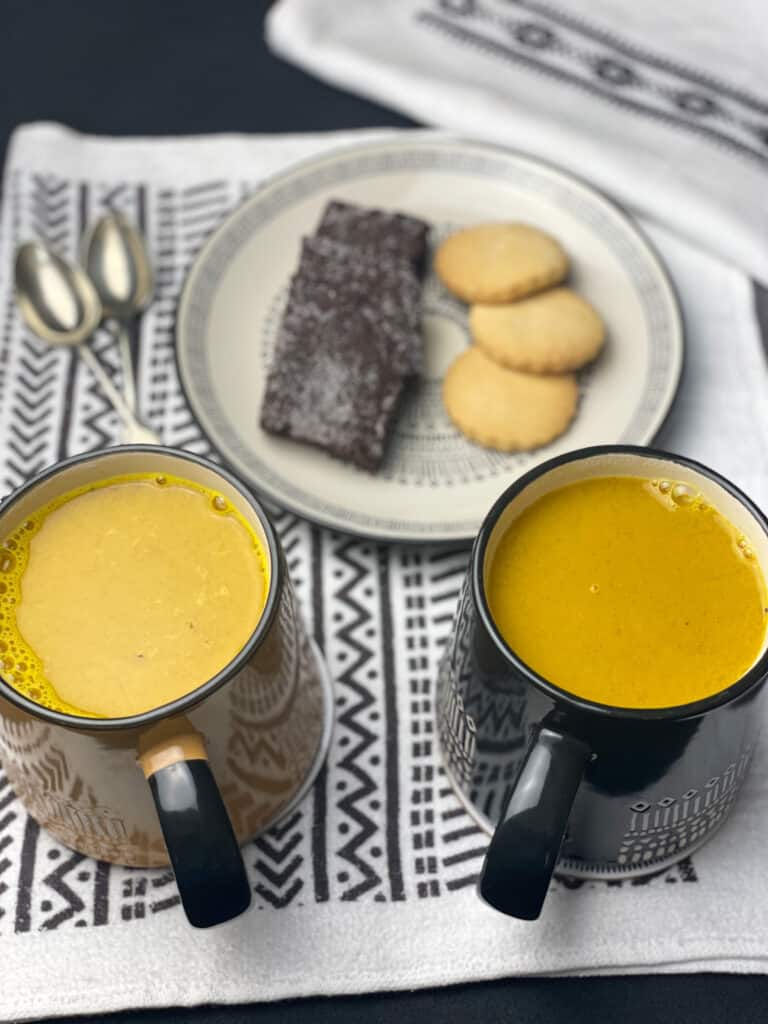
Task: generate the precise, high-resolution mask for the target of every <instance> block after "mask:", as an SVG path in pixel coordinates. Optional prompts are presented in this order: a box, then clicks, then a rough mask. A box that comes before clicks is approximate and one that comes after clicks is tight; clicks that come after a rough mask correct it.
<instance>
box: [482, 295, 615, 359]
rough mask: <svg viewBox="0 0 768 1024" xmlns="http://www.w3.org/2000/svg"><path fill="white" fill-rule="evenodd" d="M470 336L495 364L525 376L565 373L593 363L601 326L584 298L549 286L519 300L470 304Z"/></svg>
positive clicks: (602, 336)
mask: <svg viewBox="0 0 768 1024" xmlns="http://www.w3.org/2000/svg"><path fill="white" fill-rule="evenodd" d="M469 326H470V330H471V331H472V337H473V338H474V339H475V341H476V342H477V344H478V345H479V346H480V348H481V349H482V350H483V351H484V352H485V354H486V355H489V356H490V357H491V358H492V359H495V360H496V362H497V363H501V365H502V366H506V367H507V368H508V369H510V370H525V371H527V372H529V373H565V372H566V371H567V370H578V368H579V367H580V366H583V365H584V364H585V363H588V362H589V361H590V360H591V359H594V358H595V356H596V355H597V353H598V352H599V351H600V349H601V348H602V345H603V341H604V339H605V327H604V326H603V321H602V320H601V319H600V317H599V316H598V314H597V313H596V312H595V310H594V309H593V308H592V306H590V304H589V303H588V302H587V301H586V299H582V297H581V296H580V295H577V294H576V292H573V291H571V289H570V288H552V289H551V290H550V291H546V292H541V293H540V294H539V295H531V296H529V297H528V298H527V299H521V300H520V301H519V302H510V303H504V304H502V305H496V306H491V305H475V306H473V307H472V309H471V310H470V313H469Z"/></svg>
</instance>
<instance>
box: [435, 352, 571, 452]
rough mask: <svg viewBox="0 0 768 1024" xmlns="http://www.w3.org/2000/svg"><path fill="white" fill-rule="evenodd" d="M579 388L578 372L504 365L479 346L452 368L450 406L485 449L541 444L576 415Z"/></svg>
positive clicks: (447, 390)
mask: <svg viewBox="0 0 768 1024" xmlns="http://www.w3.org/2000/svg"><path fill="white" fill-rule="evenodd" d="M578 395H579V389H578V386H577V384H576V378H575V377H574V375H573V374H568V373H566V374H550V375H548V376H537V375H535V374H531V373H520V372H519V371H517V370H507V369H505V368H504V367H503V366H499V364H498V363H495V362H494V361H493V360H492V359H489V358H488V356H487V355H485V353H484V352H483V351H482V350H481V349H479V348H478V347H477V346H476V345H473V346H472V347H471V348H468V349H467V350H466V351H465V352H462V353H461V355H460V356H459V357H458V359H456V360H454V362H453V363H451V365H450V366H449V367H448V372H447V373H446V375H445V380H444V381H443V403H444V405H445V410H446V412H447V413H448V415H449V416H450V418H451V419H452V420H453V422H454V423H455V425H456V426H457V427H458V428H459V430H460V431H461V432H462V434H464V435H465V436H466V437H468V438H469V439H470V440H471V441H476V442H477V443H478V444H481V445H483V447H485V448H496V449H498V450H499V451H503V452H511V451H518V450H520V449H524V448H538V447H539V446H540V445H542V444H547V442H548V441H551V440H553V438H555V437H557V436H558V434H562V432H563V431H564V430H565V428H566V427H567V426H568V424H569V423H570V422H571V420H572V419H573V416H574V413H575V412H576V402H577V399H578Z"/></svg>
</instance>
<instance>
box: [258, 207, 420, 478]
mask: <svg viewBox="0 0 768 1024" xmlns="http://www.w3.org/2000/svg"><path fill="white" fill-rule="evenodd" d="M427 231H428V226H427V224H425V223H424V222H423V221H420V220H417V219H416V218H415V217H408V216H405V215H404V214H400V213H389V212H384V211H381V210H368V209H363V208H362V207H358V206H352V205H350V204H347V203H341V202H336V201H333V202H330V203H329V204H328V206H327V207H326V209H325V212H324V213H323V217H322V219H321V221H320V224H319V226H318V228H317V232H316V234H315V235H313V236H311V237H308V238H304V239H303V241H302V247H301V258H300V261H299V266H298V269H297V271H296V273H295V274H294V276H293V277H292V278H291V284H290V291H289V294H288V302H287V305H286V308H285V313H284V315H283V320H282V323H281V326H280V332H279V335H278V339H277V343H276V346H275V351H274V353H273V357H272V363H271V365H270V369H269V374H268V376H267V385H266V391H265V394H264V401H263V404H262V407H261V425H262V427H263V428H264V430H266V431H268V432H269V433H271V434H277V435H279V436H281V437H288V438H291V439H292V440H294V441H302V442H305V443H307V444H312V445H315V446H316V447H318V448H322V449H323V450H324V451H326V452H328V453H329V454H330V455H334V456H336V458H339V459H343V460H344V461H345V462H350V463H352V464H353V465H355V466H358V467H360V469H364V470H368V471H374V470H376V469H378V467H379V466H380V465H381V463H382V460H383V458H384V454H385V451H386V442H387V437H388V434H389V432H390V428H391V425H392V422H393V419H394V417H395V414H396V411H397V405H398V402H399V400H400V397H401V395H402V392H403V388H404V387H405V385H406V382H407V380H408V378H409V377H412V376H413V375H414V374H417V373H419V371H420V370H421V368H422V362H423V356H424V353H423V341H422V334H421V309H420V301H421V278H422V275H423V273H424V265H425V260H426V249H427Z"/></svg>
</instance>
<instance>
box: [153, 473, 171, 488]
mask: <svg viewBox="0 0 768 1024" xmlns="http://www.w3.org/2000/svg"><path fill="white" fill-rule="evenodd" d="M155 483H156V484H159V485H160V487H164V486H165V485H166V484H167V483H168V477H167V476H163V474H162V473H160V474H159V475H158V476H156V477H155Z"/></svg>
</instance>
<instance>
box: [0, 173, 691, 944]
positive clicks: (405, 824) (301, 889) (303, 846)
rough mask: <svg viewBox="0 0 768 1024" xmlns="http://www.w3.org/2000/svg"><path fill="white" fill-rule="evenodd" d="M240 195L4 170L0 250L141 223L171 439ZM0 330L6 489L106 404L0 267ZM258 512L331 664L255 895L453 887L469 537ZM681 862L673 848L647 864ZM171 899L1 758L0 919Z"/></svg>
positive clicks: (88, 434) (253, 863)
mask: <svg viewBox="0 0 768 1024" xmlns="http://www.w3.org/2000/svg"><path fill="white" fill-rule="evenodd" d="M254 184H255V183H254ZM242 195H243V186H242V185H240V184H237V185H235V184H233V183H231V182H227V181H210V182H205V181H202V182H200V183H199V184H198V185H196V186H193V187H187V188H184V189H177V188H173V187H170V186H169V187H167V188H163V189H150V188H147V187H145V186H137V185H126V184H124V183H120V182H104V183H100V184H92V183H91V184H85V183H80V182H74V181H66V180H63V179H61V178H56V177H52V176H45V177H41V176H36V177H31V176H27V177H24V176H23V175H17V176H16V178H15V179H13V180H12V181H11V187H10V190H9V193H8V195H7V197H6V202H5V204H4V207H3V224H2V227H3V230H2V232H1V233H0V262H1V263H2V266H4V267H8V266H9V265H10V254H11V253H12V251H13V248H14V246H15V245H16V244H18V242H20V241H21V240H26V239H28V238H42V239H45V240H46V241H48V242H49V243H50V244H51V245H53V246H55V247H56V248H57V249H58V250H59V251H60V252H61V253H62V254H64V255H66V256H67V257H69V258H70V259H71V258H74V257H75V254H76V250H77V245H78V242H79V238H80V235H81V233H82V231H83V227H84V225H85V224H86V223H87V222H88V221H89V220H91V219H92V218H94V217H95V216H97V215H98V214H99V213H100V212H101V211H103V210H106V209H114V210H121V211H123V212H125V213H126V214H127V215H128V216H129V217H130V218H131V219H132V220H134V221H135V222H137V223H138V224H139V225H140V227H141V228H142V230H143V231H144V233H145V234H146V236H147V239H148V243H149V246H150V250H151V255H152V260H153V265H154V268H155V284H156V294H155V299H154V302H153V305H152V307H151V309H150V310H149V311H148V312H147V313H146V314H145V316H144V318H143V320H142V323H141V331H140V336H139V337H136V338H135V339H134V357H135V365H136V368H137V375H138V383H139V397H140V406H141V411H142V414H143V416H144V417H145V418H146V419H147V420H148V421H149V422H151V423H152V425H153V426H154V427H155V429H156V430H158V432H159V433H160V434H161V436H162V438H163V440H164V441H165V442H166V443H168V444H172V445H177V446H179V447H184V448H187V449H190V450H193V451H196V452H200V453H206V454H213V453H211V452H210V447H209V445H208V442H207V441H206V439H205V438H204V437H203V435H202V433H201V431H200V429H199V427H198V426H197V424H196V423H195V420H194V418H193V416H192V414H191V412H190V410H189V408H188V407H187V405H186V403H185V401H184V398H183V396H182V393H181V390H180V387H179V382H178V379H177V376H176V366H175V359H174V352H173V330H174V317H175V310H176V304H177V301H178V296H179V291H180V288H181V286H182V283H183V280H184V276H185V274H186V272H187V270H188V268H189V266H190V264H191V262H192V260H193V259H194V257H195V254H196V253H197V251H198V250H199V248H200V246H201V245H202V243H203V242H204V241H205V239H206V237H207V236H208V234H209V233H210V232H211V231H212V230H213V229H214V228H215V227H216V225H217V224H218V223H219V222H220V220H221V219H222V217H223V216H224V215H225V214H226V213H227V211H228V210H229V209H231V208H232V206H233V205H235V204H236V203H237V202H238V201H239V200H240V199H241V198H242ZM0 273H2V271H0ZM0 330H2V334H1V335H0V492H1V493H6V492H8V491H9V490H11V489H12V488H13V487H15V486H17V485H18V484H19V483H20V482H21V481H22V480H23V479H25V478H27V477H28V476H29V475H31V474H33V473H35V472H37V471H38V470H39V469H41V468H42V467H43V466H44V465H46V464H49V463H51V462H53V461H55V460H56V459H57V458H59V457H61V456H63V455H66V454H72V453H74V452H77V451H86V450H90V449H95V448H97V447H100V446H102V445H106V444H109V443H111V442H112V441H114V439H115V438H116V436H117V428H118V423H117V420H116V418H115V415H114V413H113V412H112V410H111V409H110V407H109V406H108V405H107V403H106V402H105V401H104V399H103V397H102V395H101V394H100V392H99V389H98V388H97V387H96V385H95V382H94V380H93V378H92V376H91V374H90V372H89V370H88V369H87V367H85V366H83V365H82V364H81V363H80V362H78V361H77V360H76V359H75V358H74V356H73V354H72V353H70V352H66V351H55V350H51V349H48V348H46V347H45V346H43V345H41V344H39V343H38V342H37V341H35V339H34V338H32V337H30V336H29V334H28V332H26V331H25V330H24V328H23V327H22V325H21V323H20V321H19V318H18V316H17V314H16V313H15V311H14V309H13V304H12V298H11V291H10V282H9V280H8V279H7V278H2V277H0ZM93 347H94V351H95V352H96V354H97V356H98V358H99V360H100V362H101V363H102V365H103V366H104V368H105V369H106V370H107V372H108V373H110V374H111V375H112V377H113V379H114V380H115V382H116V383H118V384H119V383H120V366H119V359H118V355H117V351H116V347H115V343H114V341H113V339H112V338H111V336H110V334H109V333H108V332H106V331H101V332H99V334H98V336H97V337H96V339H94V343H93ZM273 518H274V522H275V526H276V528H277V530H278V532H279V534H280V537H281V540H282V544H283V547H284V550H285V553H286V558H287V561H288V565H289V571H290V573H291V577H292V579H293V581H294V584H295V586H296V591H297V595H298V598H299V602H300V604H301V606H302V609H303V612H304V615H305V618H306V620H307V623H308V625H309V628H310V631H311V633H312V635H313V636H314V638H315V640H316V641H317V642H318V644H319V645H320V647H321V648H322V649H323V651H324V653H325V657H326V659H327V662H328V664H329V667H330V671H331V675H332V678H333V680H334V689H335V702H336V708H335V710H336V718H335V724H334V737H333V743H332V746H331V750H330V753H329V756H328V759H327V763H326V764H325V766H324V767H323V768H322V770H321V772H320V775H319V777H318V779H317V782H316V784H315V785H314V787H313V789H312V791H311V792H310V793H309V794H308V795H307V796H306V798H305V799H304V800H303V801H302V803H301V804H300V805H299V806H298V807H296V808H295V809H294V810H293V811H292V812H291V813H290V814H289V815H288V817H287V818H285V819H284V820H283V821H281V822H280V823H279V824H277V825H276V826H274V827H273V828H271V829H270V830H269V831H268V832H266V833H265V834H263V835H262V836H260V837H258V838H257V839H256V840H254V841H253V842H252V843H251V844H249V845H248V846H247V847H246V848H245V851H244V853H245V861H246V865H247V868H248V871H249V877H250V881H251V885H252V888H253V894H254V904H255V907H256V909H257V912H258V909H259V908H272V909H280V908H283V907H287V906H301V907H308V906H311V905H312V904H313V903H322V902H328V901H340V902H341V901H344V902H350V901H362V902H371V901H374V902H392V901H401V900H418V899H429V898H450V895H451V893H452V892H454V891H456V890H459V889H462V888H464V887H466V886H468V885H472V884H474V882H475V879H476V877H477V872H478V869H479V865H480V861H481V858H482V855H483V852H484V849H485V845H486V840H485V837H484V836H483V835H482V834H481V833H480V831H479V830H478V828H477V826H476V825H474V823H473V821H472V820H471V818H470V817H469V816H468V814H467V813H466V811H465V810H464V808H463V807H462V805H461V804H460V803H459V801H458V799H457V798H456V796H455V795H454V794H453V791H452V790H451V788H450V786H449V784H448V782H447V779H446V777H445V775H444V773H443V770H442V768H441V767H440V764H439V758H438V755H437V750H436V746H435V743H436V738H435V732H434V723H433V713H434V704H433V682H434V678H435V671H436V666H437V661H438V658H439V656H440V652H441V650H442V647H443V645H444V644H445V642H446V640H447V637H448V634H449V632H450V629H451V622H452V618H453V612H454V609H455V605H456V600H457V596H458V593H459V588H460V584H461V580H462V578H463V575H464V571H465V567H466V563H467V555H468V552H467V551H466V549H458V550H457V549H456V547H455V546H453V547H444V548H443V547H434V546H432V547H429V546H423V547H415V546H407V547H401V546H399V545H383V544H377V543H374V542H366V541H364V540H358V539H351V538H349V537H347V536H343V535H340V534H336V533H334V532H332V531H329V530H325V529H321V528H319V527H317V526H313V525H312V524H310V523H308V522H306V521H304V520H301V519H299V518H297V517H296V516H294V515H292V514H290V513H288V512H285V511H280V510H277V509H275V510H273ZM50 770H52V771H55V770H56V766H55V765H52V766H51V768H50ZM67 784H71V785H73V786H74V785H78V784H79V783H78V782H77V780H67ZM695 879H696V873H695V870H694V868H693V865H692V864H690V863H687V864H684V865H682V866H681V867H679V868H677V869H675V870H674V871H672V872H668V873H667V875H666V876H663V877H662V878H661V879H656V880H651V881H650V882H648V883H646V884H649V885H656V884H666V883H672V882H675V881H678V880H680V881H695ZM555 884H565V883H555ZM569 884H570V885H573V884H574V883H569ZM583 884H594V883H583ZM613 884H617V883H613ZM624 884H629V883H624ZM180 912H181V911H180V908H179V901H178V896H177V894H176V887H175V883H174V880H173V876H172V875H171V873H170V871H167V870H162V869H156V870H138V869H130V868H123V867H117V866H111V865H108V864H103V863H96V862H94V861H92V860H89V859H88V858H84V857H82V856H80V855H79V854H75V853H73V852H72V851H71V850H68V849H66V848H65V847H64V846H62V845H61V844H59V843H58V842H57V841H56V840H54V839H53V838H52V837H51V836H49V835H48V834H47V833H45V832H44V831H42V830H41V829H39V828H38V826H37V825H36V823H35V822H34V821H33V820H32V819H31V818H29V817H28V816H27V815H26V813H25V812H24V810H23V808H22V806H21V804H20V803H19V801H18V799H17V798H16V797H15V795H14V794H13V791H12V790H11V788H10V786H9V784H8V781H7V779H6V778H5V776H4V775H3V774H2V771H0V934H6V933H8V932H9V931H13V930H16V931H20V932H26V931H38V930H48V929H66V928H78V927H79V928H82V927H93V926H110V927H111V926H114V927H129V926H130V927H134V928H135V927H140V926H141V925H140V922H141V921H142V920H147V919H149V918H150V917H152V916H154V915H157V914H163V913H177V914H178V913H180Z"/></svg>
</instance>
